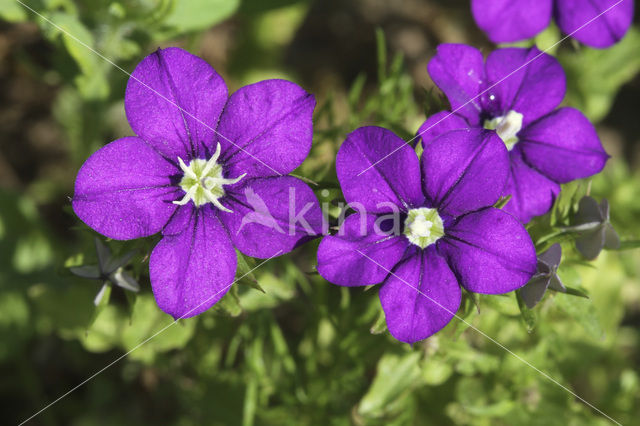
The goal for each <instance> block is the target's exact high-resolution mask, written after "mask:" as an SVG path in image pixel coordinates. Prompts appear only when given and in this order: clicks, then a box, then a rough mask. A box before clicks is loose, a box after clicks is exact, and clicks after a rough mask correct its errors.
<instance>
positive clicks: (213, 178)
mask: <svg viewBox="0 0 640 426" xmlns="http://www.w3.org/2000/svg"><path fill="white" fill-rule="evenodd" d="M218 157H220V144H219V143H218V146H217V147H216V152H215V153H214V154H213V156H212V157H211V158H210V159H208V160H204V159H202V158H195V159H193V160H191V162H190V163H189V164H185V163H184V161H182V158H180V157H178V162H179V163H180V168H181V169H182V172H183V173H184V175H183V176H182V179H181V180H180V188H182V190H183V191H184V192H185V194H184V197H182V199H181V200H179V201H174V202H173V203H174V204H178V205H180V206H183V205H185V204H187V203H188V202H189V201H193V204H195V206H196V207H200V206H202V205H204V204H207V203H212V204H213V205H214V206H216V207H217V208H219V209H220V210H224V211H225V212H229V213H231V210H229V209H228V208H226V207H225V206H223V205H222V204H221V203H220V201H219V200H220V198H222V197H223V196H224V187H223V186H224V185H233V184H234V183H237V182H239V181H240V179H242V178H243V177H244V176H245V175H246V173H244V174H242V175H241V176H238V177H237V178H235V179H225V178H224V177H223V176H222V166H221V165H220V164H218V163H217V161H218Z"/></svg>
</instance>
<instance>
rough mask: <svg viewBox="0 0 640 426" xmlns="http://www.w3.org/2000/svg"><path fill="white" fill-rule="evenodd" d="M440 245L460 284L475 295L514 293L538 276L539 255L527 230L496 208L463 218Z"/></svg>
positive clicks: (440, 241)
mask: <svg viewBox="0 0 640 426" xmlns="http://www.w3.org/2000/svg"><path fill="white" fill-rule="evenodd" d="M437 244H438V250H439V252H440V253H442V255H443V256H445V258H446V259H447V262H448V263H449V266H450V267H451V269H452V270H453V271H454V272H455V274H456V276H457V277H458V280H459V282H460V284H462V285H463V286H464V287H465V288H466V289H467V290H469V291H472V292H474V293H482V294H500V293H507V292H509V291H513V290H515V289H518V288H520V287H522V286H523V285H525V284H526V283H527V281H529V279H530V278H531V277H532V276H533V274H535V272H536V264H537V259H536V251H535V248H534V246H533V242H532V241H531V237H530V236H529V234H528V233H527V230H526V229H525V228H524V226H522V224H521V223H520V222H519V221H518V220H517V219H516V218H514V217H513V216H511V215H510V214H508V213H505V212H503V211H502V210H498V209H496V208H493V207H489V208H486V209H483V210H479V211H477V212H473V213H469V214H467V215H465V216H462V217H460V218H459V219H458V220H457V221H456V222H455V223H453V224H452V225H451V226H450V227H449V228H448V229H447V230H446V235H445V237H444V238H442V239H441V240H439V241H438V243H437Z"/></svg>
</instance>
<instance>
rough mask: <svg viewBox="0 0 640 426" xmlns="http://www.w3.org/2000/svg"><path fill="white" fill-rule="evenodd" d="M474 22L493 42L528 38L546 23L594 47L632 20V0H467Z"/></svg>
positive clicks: (602, 45) (606, 44) (611, 39)
mask: <svg viewBox="0 0 640 426" xmlns="http://www.w3.org/2000/svg"><path fill="white" fill-rule="evenodd" d="M471 11H472V13H473V17H474V19H475V21H476V23H477V24H478V26H479V27H480V28H481V29H482V30H483V31H484V32H486V33H487V35H488V36H489V38H490V39H491V41H493V42H494V43H507V42H512V41H518V40H524V39H527V38H531V37H533V36H535V35H536V34H538V33H539V32H540V31H542V30H543V29H545V28H546V27H547V26H548V25H549V21H550V20H551V16H553V18H554V19H555V21H556V23H557V24H558V26H559V27H560V29H561V30H562V31H563V32H564V33H565V34H568V35H570V36H571V37H573V38H575V39H576V40H578V41H580V42H582V43H584V44H586V45H588V46H591V47H595V48H605V47H609V46H611V45H612V44H614V43H616V42H618V41H619V40H620V39H621V38H622V37H623V36H624V35H625V33H626V32H627V30H628V29H629V26H630V25H631V21H632V20H633V0H471Z"/></svg>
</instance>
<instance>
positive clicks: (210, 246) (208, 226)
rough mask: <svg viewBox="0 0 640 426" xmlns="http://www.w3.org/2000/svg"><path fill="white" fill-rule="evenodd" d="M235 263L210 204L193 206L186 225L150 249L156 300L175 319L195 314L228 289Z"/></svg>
mask: <svg viewBox="0 0 640 426" xmlns="http://www.w3.org/2000/svg"><path fill="white" fill-rule="evenodd" d="M236 266H237V258H236V252H235V250H234V249H233V245H232V244H231V240H230V239H229V236H228V235H227V232H226V230H225V229H224V226H223V225H222V224H221V223H220V221H219V220H218V218H217V217H216V215H215V213H214V212H212V210H211V209H210V208H209V207H203V208H200V209H194V210H193V214H192V215H191V219H190V224H189V226H187V227H186V228H185V230H184V231H183V232H182V233H180V234H176V235H167V236H164V237H163V238H162V240H160V242H159V243H158V245H157V246H156V247H155V248H154V249H153V252H152V253H151V258H150V260H149V275H150V278H151V287H152V289H153V294H154V296H155V298H156V302H157V303H158V306H159V307H160V309H162V310H163V311H164V312H166V313H168V314H169V315H171V316H173V317H174V318H176V319H178V318H188V317H192V316H195V315H198V314H200V313H202V312H204V311H206V310H207V309H209V308H210V307H211V306H213V305H214V304H215V303H216V302H218V300H220V299H221V298H222V296H224V295H225V293H226V292H227V291H228V290H229V288H230V287H231V284H232V283H233V279H234V276H235V273H236Z"/></svg>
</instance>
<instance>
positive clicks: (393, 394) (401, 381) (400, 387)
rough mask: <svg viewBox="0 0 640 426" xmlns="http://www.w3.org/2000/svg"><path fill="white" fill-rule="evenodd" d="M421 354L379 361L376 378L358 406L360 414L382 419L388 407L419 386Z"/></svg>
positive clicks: (389, 356)
mask: <svg viewBox="0 0 640 426" xmlns="http://www.w3.org/2000/svg"><path fill="white" fill-rule="evenodd" d="M419 359H420V354H419V353H416V352H410V353H407V354H405V355H392V354H387V355H384V356H383V357H382V358H381V359H380V361H378V368H377V372H376V377H375V379H374V380H373V383H372V384H371V387H370V388H369V390H368V391H367V393H366V394H365V395H364V397H363V398H362V400H361V401H360V403H359V404H358V413H360V414H361V415H362V416H364V417H373V418H376V417H381V416H383V415H384V414H385V412H386V411H387V408H388V406H389V405H390V404H391V403H393V402H394V401H396V400H397V399H398V398H401V397H402V396H404V395H405V394H406V393H407V392H408V391H409V390H410V389H411V388H412V387H413V386H416V385H418V384H419V380H420V369H419V368H418V360H419Z"/></svg>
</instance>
